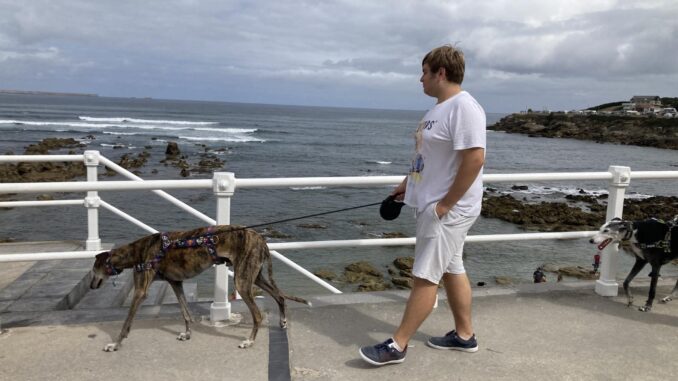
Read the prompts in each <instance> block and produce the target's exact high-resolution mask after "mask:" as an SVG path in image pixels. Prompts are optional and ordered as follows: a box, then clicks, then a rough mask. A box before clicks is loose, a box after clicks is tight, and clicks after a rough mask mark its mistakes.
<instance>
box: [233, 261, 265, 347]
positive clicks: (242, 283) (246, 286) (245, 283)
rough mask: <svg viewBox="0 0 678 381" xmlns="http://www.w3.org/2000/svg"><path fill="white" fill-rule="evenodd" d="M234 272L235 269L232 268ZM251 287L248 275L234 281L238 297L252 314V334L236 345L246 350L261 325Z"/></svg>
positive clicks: (251, 343) (252, 342) (259, 313)
mask: <svg viewBox="0 0 678 381" xmlns="http://www.w3.org/2000/svg"><path fill="white" fill-rule="evenodd" d="M234 270H237V269H236V268H235V267H234ZM235 273H236V274H241V273H242V271H236V272H235ZM252 286H253V285H252V279H251V278H249V275H244V276H238V277H236V279H235V289H236V290H237V291H238V292H239V293H240V297H242V300H243V302H245V304H246V305H247V308H249V310H250V313H251V314H252V333H251V334H250V338H249V339H247V340H244V341H243V342H242V343H240V345H238V347H239V348H248V347H251V346H252V345H253V344H254V339H255V338H256V337H257V332H258V331H259V324H261V320H262V317H261V312H260V311H259V307H257V303H256V302H255V301H254V292H253V290H252Z"/></svg>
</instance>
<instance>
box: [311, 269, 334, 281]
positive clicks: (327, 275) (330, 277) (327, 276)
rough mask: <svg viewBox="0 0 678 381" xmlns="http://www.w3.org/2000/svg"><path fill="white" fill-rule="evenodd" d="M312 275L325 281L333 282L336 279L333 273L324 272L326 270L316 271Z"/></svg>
mask: <svg viewBox="0 0 678 381" xmlns="http://www.w3.org/2000/svg"><path fill="white" fill-rule="evenodd" d="M313 275H315V276H317V277H318V278H321V279H325V280H335V279H337V274H335V273H334V272H333V271H330V270H326V269H320V270H316V271H314V272H313Z"/></svg>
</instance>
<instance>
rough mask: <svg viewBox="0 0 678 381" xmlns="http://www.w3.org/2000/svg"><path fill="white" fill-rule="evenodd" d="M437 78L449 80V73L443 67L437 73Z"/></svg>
mask: <svg viewBox="0 0 678 381" xmlns="http://www.w3.org/2000/svg"><path fill="white" fill-rule="evenodd" d="M436 78H439V79H443V80H446V79H447V71H446V70H445V68H444V67H441V68H439V69H438V71H437V72H436Z"/></svg>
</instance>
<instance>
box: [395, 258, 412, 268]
mask: <svg viewBox="0 0 678 381" xmlns="http://www.w3.org/2000/svg"><path fill="white" fill-rule="evenodd" d="M393 265H394V266H395V267H396V268H397V269H399V270H408V271H412V266H413V265H414V257H398V258H396V259H395V260H393Z"/></svg>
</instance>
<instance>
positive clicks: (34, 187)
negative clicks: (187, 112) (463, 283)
mask: <svg viewBox="0 0 678 381" xmlns="http://www.w3.org/2000/svg"><path fill="white" fill-rule="evenodd" d="M77 160H83V161H84V162H85V165H86V166H87V168H88V181H87V182H53V183H5V184H0V193H42V192H88V193H87V197H86V198H85V200H84V201H83V200H64V201H14V202H1V203H0V207H10V206H11V207H19V206H41V205H83V204H84V205H85V206H86V207H87V208H88V226H89V228H88V240H87V243H88V246H87V251H79V252H53V253H28V254H7V255H2V256H0V262H10V261H34V260H47V259H74V258H91V257H93V256H94V255H96V254H97V253H98V252H100V240H99V237H98V215H97V214H96V213H97V212H98V208H99V207H104V208H105V209H107V210H109V211H111V212H112V213H114V214H116V215H118V216H120V217H122V218H124V219H126V220H127V221H130V222H132V223H134V224H136V225H138V226H140V227H142V228H143V229H145V230H146V231H149V232H156V231H157V230H155V229H154V228H152V227H150V226H147V225H145V224H143V222H141V221H139V220H137V219H135V218H134V217H131V216H129V215H128V214H127V213H125V212H123V211H121V210H119V209H117V208H115V207H114V206H112V205H110V204H108V203H106V202H105V201H103V200H101V199H100V198H99V197H98V194H97V192H98V191H103V190H106V191H112V190H118V191H128V190H152V191H154V192H155V193H158V194H159V195H161V197H163V198H166V199H168V200H170V202H172V203H173V204H175V205H177V206H179V207H180V208H182V209H184V210H188V211H189V212H190V213H191V214H193V215H195V216H197V217H198V218H200V219H202V220H203V221H205V222H207V223H209V224H220V225H226V224H229V223H230V200H231V198H232V196H233V195H234V193H235V190H236V189H238V188H243V189H248V188H275V187H291V186H374V185H396V184H398V183H400V182H401V181H402V179H403V177H402V176H374V177H297V178H260V179H237V178H235V176H234V174H233V173H225V172H217V173H214V176H213V178H212V179H203V180H151V181H144V180H143V179H141V178H139V177H137V176H135V175H133V174H131V173H130V172H128V171H126V170H125V169H123V168H121V167H120V166H118V165H117V164H115V163H113V162H111V161H110V160H108V159H106V158H104V157H102V156H100V155H99V152H98V151H86V152H85V154H84V155H36V156H26V155H23V156H13V155H10V156H0V163H2V162H21V161H77ZM101 163H103V164H104V165H106V166H107V167H109V168H111V169H113V170H115V171H117V172H120V173H122V174H123V175H125V176H126V177H128V178H130V179H132V180H133V181H97V179H96V173H97V172H96V168H97V166H98V165H99V164H101ZM631 178H634V179H644V180H646V179H678V171H642V172H631V170H630V168H628V167H618V166H610V168H609V170H608V171H607V172H569V173H518V174H485V175H483V181H484V182H485V183H497V182H517V181H520V182H544V181H584V180H603V181H608V182H609V199H608V209H607V214H606V219H607V220H610V219H612V218H614V217H621V216H622V211H623V200H624V193H625V189H626V188H627V187H628V186H629V183H630V180H631ZM210 188H211V189H212V191H213V192H214V194H215V196H216V200H217V207H216V212H217V218H216V220H213V219H211V218H209V217H207V216H205V215H203V214H202V213H200V212H199V211H196V210H194V209H193V208H191V207H190V206H188V205H186V204H184V203H183V202H181V201H179V200H177V199H175V198H174V197H172V196H170V195H169V194H167V193H165V192H164V191H162V190H161V189H210ZM593 234H595V232H593V231H575V232H561V233H520V234H494V235H475V236H468V237H467V239H466V240H467V242H470V243H471V242H500V241H517V240H552V239H576V238H588V237H591V236H592V235H593ZM97 244H98V245H99V246H97ZM414 244H415V239H414V238H386V239H384V238H382V239H359V240H333V241H313V242H284V243H271V244H269V247H270V249H271V253H272V255H273V256H274V257H276V258H278V259H280V260H281V261H282V262H284V263H285V264H287V265H288V266H291V267H292V268H294V269H296V270H297V271H299V272H301V273H302V274H304V275H305V276H307V277H309V278H310V279H312V280H314V281H316V282H317V283H318V284H320V285H321V286H323V287H325V288H326V289H328V290H330V291H331V292H334V293H340V292H341V291H339V290H337V289H336V288H334V287H333V286H331V285H330V284H328V283H327V282H324V281H322V280H321V279H319V278H317V277H316V276H315V275H313V274H312V273H310V272H309V271H308V270H306V269H304V268H303V267H301V266H299V265H298V264H296V263H294V262H293V261H291V260H289V259H288V258H286V257H285V256H283V255H282V254H280V253H279V252H278V250H289V249H317V248H330V247H356V246H400V245H414ZM92 247H93V248H92ZM617 252H618V247H616V246H615V245H609V246H608V247H607V248H606V249H605V250H604V251H603V255H602V264H601V276H600V279H599V280H598V281H597V282H596V292H597V293H598V294H600V295H605V296H614V295H616V294H617V289H618V284H617V281H616V277H615V276H616V269H617V261H618V259H617V257H618V255H617ZM226 274H227V269H226V268H225V266H217V274H216V278H215V292H214V303H213V304H212V307H211V318H212V320H215V321H216V320H224V319H228V317H229V316H230V303H229V302H228V282H227V275H226Z"/></svg>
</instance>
